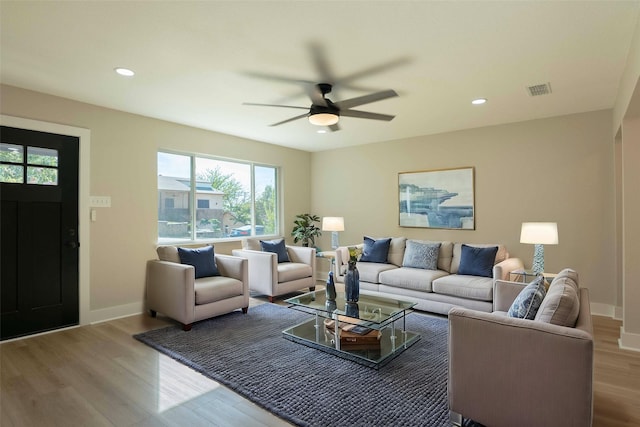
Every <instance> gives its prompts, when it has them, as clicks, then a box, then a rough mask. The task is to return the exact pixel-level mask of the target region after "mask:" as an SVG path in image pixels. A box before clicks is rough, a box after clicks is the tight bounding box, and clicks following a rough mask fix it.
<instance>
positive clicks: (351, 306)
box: [344, 301, 360, 319]
mask: <svg viewBox="0 0 640 427" xmlns="http://www.w3.org/2000/svg"><path fill="white" fill-rule="evenodd" d="M344 312H345V314H346V315H347V316H348V317H351V318H354V319H359V318H360V307H359V306H358V303H357V302H350V301H347V302H346V303H345V304H344Z"/></svg>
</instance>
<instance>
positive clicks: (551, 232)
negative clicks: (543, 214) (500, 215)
mask: <svg viewBox="0 0 640 427" xmlns="http://www.w3.org/2000/svg"><path fill="white" fill-rule="evenodd" d="M520 243H529V244H533V245H535V246H534V251H533V272H534V273H535V274H539V273H543V272H544V246H543V245H557V244H558V224H557V223H555V222H523V223H522V230H521V231H520Z"/></svg>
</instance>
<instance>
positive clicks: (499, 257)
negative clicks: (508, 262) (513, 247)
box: [440, 243, 509, 274]
mask: <svg viewBox="0 0 640 427" xmlns="http://www.w3.org/2000/svg"><path fill="white" fill-rule="evenodd" d="M465 244H466V245H467V246H471V247H474V248H489V247H493V246H497V247H498V252H497V253H496V259H495V261H494V262H493V264H494V265H495V264H497V263H499V262H502V261H504V260H505V259H507V258H509V252H507V248H506V247H505V246H504V245H492V244H478V243H468V244H467V243H465ZM462 245H463V244H462V243H455V244H454V245H453V257H452V259H451V268H450V270H449V272H450V273H452V274H459V273H458V268H459V267H460V256H461V255H462ZM440 250H441V251H442V247H441V248H440Z"/></svg>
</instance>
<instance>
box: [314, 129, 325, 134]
mask: <svg viewBox="0 0 640 427" xmlns="http://www.w3.org/2000/svg"><path fill="white" fill-rule="evenodd" d="M316 132H318V133H327V131H326V130H324V129H318V130H317V131H316Z"/></svg>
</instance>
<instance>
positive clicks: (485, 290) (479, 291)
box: [431, 274, 493, 301]
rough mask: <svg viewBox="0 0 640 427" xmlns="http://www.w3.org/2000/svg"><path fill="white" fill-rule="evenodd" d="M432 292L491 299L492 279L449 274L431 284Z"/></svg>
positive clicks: (482, 299) (484, 299)
mask: <svg viewBox="0 0 640 427" xmlns="http://www.w3.org/2000/svg"><path fill="white" fill-rule="evenodd" d="M431 287H432V288H433V292H435V293H437V294H442V295H451V296H454V297H461V298H468V299H475V300H480V301H493V279H491V278H488V277H479V276H461V275H458V274H449V275H447V276H444V277H441V278H439V279H436V280H434V281H433V283H432V284H431Z"/></svg>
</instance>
